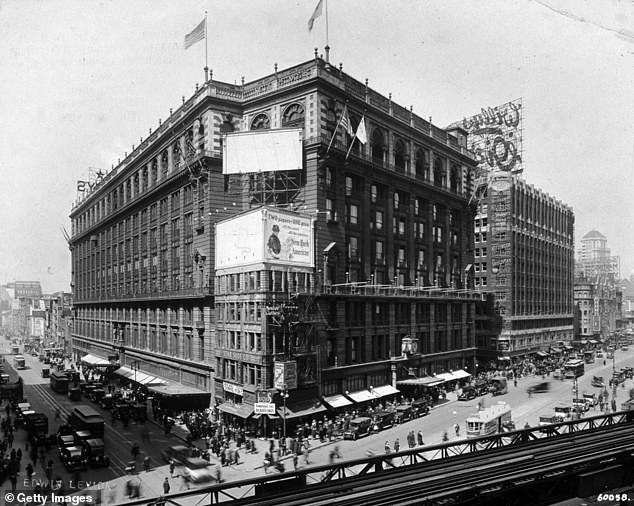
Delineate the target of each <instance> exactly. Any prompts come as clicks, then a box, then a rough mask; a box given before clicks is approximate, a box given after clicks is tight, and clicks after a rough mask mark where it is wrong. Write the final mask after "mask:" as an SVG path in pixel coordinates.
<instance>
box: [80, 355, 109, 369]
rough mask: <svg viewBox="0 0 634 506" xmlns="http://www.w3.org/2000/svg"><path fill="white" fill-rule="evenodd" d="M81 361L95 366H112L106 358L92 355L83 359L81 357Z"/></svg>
mask: <svg viewBox="0 0 634 506" xmlns="http://www.w3.org/2000/svg"><path fill="white" fill-rule="evenodd" d="M81 361H82V362H83V363H84V364H88V365H95V366H100V365H101V366H105V365H112V364H111V363H110V361H109V360H107V359H105V358H101V357H97V356H96V355H92V354H90V353H89V354H88V355H84V356H83V357H81Z"/></svg>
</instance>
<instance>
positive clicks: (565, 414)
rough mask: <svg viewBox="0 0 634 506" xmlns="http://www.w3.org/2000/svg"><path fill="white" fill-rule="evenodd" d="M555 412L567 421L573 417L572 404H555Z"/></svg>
mask: <svg viewBox="0 0 634 506" xmlns="http://www.w3.org/2000/svg"><path fill="white" fill-rule="evenodd" d="M555 414H556V415H559V416H560V417H561V418H562V419H563V420H564V421H565V420H567V419H568V418H571V417H572V406H555Z"/></svg>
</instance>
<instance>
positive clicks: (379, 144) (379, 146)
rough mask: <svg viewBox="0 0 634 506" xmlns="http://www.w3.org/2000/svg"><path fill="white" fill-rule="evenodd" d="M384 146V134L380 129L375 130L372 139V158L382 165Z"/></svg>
mask: <svg viewBox="0 0 634 506" xmlns="http://www.w3.org/2000/svg"><path fill="white" fill-rule="evenodd" d="M384 146H385V141H384V139H383V133H382V132H381V130H380V129H378V128H375V129H374V131H373V132H372V137H371V139H370V156H372V161H374V162H375V163H378V164H380V165H383V151H384V149H383V147H384Z"/></svg>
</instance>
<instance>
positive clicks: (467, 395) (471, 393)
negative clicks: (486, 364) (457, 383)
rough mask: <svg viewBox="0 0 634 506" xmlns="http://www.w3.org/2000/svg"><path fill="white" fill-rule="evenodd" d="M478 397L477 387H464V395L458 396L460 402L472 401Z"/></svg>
mask: <svg viewBox="0 0 634 506" xmlns="http://www.w3.org/2000/svg"><path fill="white" fill-rule="evenodd" d="M477 396H478V392H477V391H476V389H475V387H464V388H463V389H462V393H461V394H460V395H459V396H458V400H459V401H470V400H472V399H475V398H476V397H477Z"/></svg>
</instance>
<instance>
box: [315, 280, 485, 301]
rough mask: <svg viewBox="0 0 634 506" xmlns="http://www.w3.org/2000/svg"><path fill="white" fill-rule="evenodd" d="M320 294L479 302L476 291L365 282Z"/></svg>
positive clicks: (332, 287) (338, 286)
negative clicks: (450, 299)
mask: <svg viewBox="0 0 634 506" xmlns="http://www.w3.org/2000/svg"><path fill="white" fill-rule="evenodd" d="M322 294H332V295H364V296H369V297H419V298H435V299H437V298H442V299H447V298H452V299H466V300H480V298H481V296H482V293H481V292H479V291H477V290H469V289H458V288H441V287H437V286H400V285H373V284H370V283H368V282H365V281H361V282H355V283H340V284H334V285H329V286H323V287H322Z"/></svg>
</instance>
